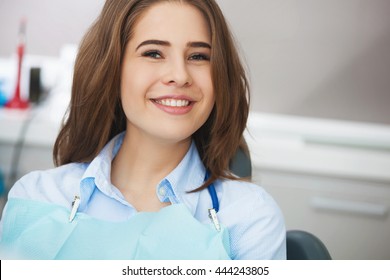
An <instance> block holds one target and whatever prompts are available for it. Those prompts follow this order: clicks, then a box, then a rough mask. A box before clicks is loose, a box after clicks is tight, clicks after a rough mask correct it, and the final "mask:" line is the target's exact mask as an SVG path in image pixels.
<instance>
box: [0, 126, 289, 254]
mask: <svg viewBox="0 0 390 280" xmlns="http://www.w3.org/2000/svg"><path fill="white" fill-rule="evenodd" d="M123 138H124V133H122V134H119V135H118V136H116V137H114V138H113V139H112V140H111V141H110V142H109V143H108V144H107V145H106V146H105V147H104V148H103V150H102V151H101V152H100V153H99V155H98V156H97V157H96V158H95V159H94V160H93V161H92V162H91V163H70V164H66V165H63V166H60V167H57V168H54V169H50V170H46V171H34V172H31V173H29V174H27V175H25V176H24V177H22V178H21V179H20V180H19V181H18V182H16V184H15V185H14V186H13V187H12V189H11V190H10V192H9V198H11V197H15V198H23V199H33V200H37V201H43V202H51V203H55V204H58V205H62V206H64V207H67V208H69V209H71V203H72V201H73V199H74V197H75V195H79V196H80V197H81V203H80V206H79V208H78V211H79V212H83V213H86V214H88V215H90V216H92V217H95V218H99V219H103V220H109V221H123V220H126V219H130V218H131V217H132V216H133V215H134V214H136V213H137V210H136V209H135V208H134V207H133V206H132V205H131V204H130V203H128V202H127V201H126V200H125V198H124V196H123V195H122V194H121V192H120V191H119V190H118V189H117V188H116V187H115V186H114V185H112V183H111V180H110V174H111V162H112V160H113V158H114V157H115V155H116V154H117V152H118V151H119V148H120V147H121V145H122V141H123ZM205 172H206V170H205V167H204V165H203V163H202V161H201V159H200V157H199V154H198V151H197V149H196V146H195V144H194V143H192V145H191V147H190V149H189V150H188V152H187V154H186V155H185V157H184V158H183V160H182V161H181V162H180V163H179V165H178V166H177V167H176V168H175V169H174V170H173V171H172V172H171V173H170V174H169V175H168V176H167V177H166V178H164V179H163V180H161V182H160V183H159V184H158V185H157V186H156V194H157V196H158V198H159V199H160V201H161V202H171V203H172V204H176V203H183V204H184V205H185V206H186V207H187V208H188V209H189V210H190V212H191V213H192V215H193V216H194V217H195V218H196V219H198V220H199V221H200V222H201V223H205V224H208V223H211V220H210V218H209V215H208V209H209V208H212V201H211V197H210V194H209V193H208V190H207V189H204V190H202V191H199V192H195V193H188V192H189V191H191V190H194V189H196V188H197V187H199V186H201V185H202V184H203V181H204V178H205ZM214 186H215V189H216V192H217V196H218V201H219V207H220V209H219V212H218V214H217V216H218V219H219V222H220V223H221V224H222V225H224V226H225V227H227V228H228V231H229V239H230V246H231V258H232V259H252V260H254V259H285V258H286V241H285V234H286V229H285V225H284V219H283V216H282V213H281V211H280V209H279V207H278V206H277V204H276V203H275V201H274V200H273V199H272V197H271V196H270V195H269V194H268V193H267V192H266V191H265V190H264V189H262V188H261V187H259V186H257V185H255V184H252V183H249V182H243V181H234V180H217V181H216V182H214ZM6 208H7V207H5V209H4V213H3V215H4V214H5V213H6V211H7V209H6ZM0 234H1V227H0Z"/></svg>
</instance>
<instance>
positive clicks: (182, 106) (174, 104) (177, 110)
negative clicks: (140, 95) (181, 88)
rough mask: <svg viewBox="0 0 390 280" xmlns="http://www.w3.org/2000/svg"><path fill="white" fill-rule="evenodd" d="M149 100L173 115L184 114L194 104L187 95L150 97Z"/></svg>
mask: <svg viewBox="0 0 390 280" xmlns="http://www.w3.org/2000/svg"><path fill="white" fill-rule="evenodd" d="M151 101H152V102H153V104H154V105H156V107H157V108H159V109H160V110H162V111H164V112H166V113H169V114H173V115H183V114H186V113H188V112H190V111H191V110H192V107H193V105H194V104H195V101H194V100H192V99H191V98H189V97H187V96H163V97H159V98H152V99H151Z"/></svg>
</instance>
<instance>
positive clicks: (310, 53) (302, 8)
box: [0, 0, 390, 124]
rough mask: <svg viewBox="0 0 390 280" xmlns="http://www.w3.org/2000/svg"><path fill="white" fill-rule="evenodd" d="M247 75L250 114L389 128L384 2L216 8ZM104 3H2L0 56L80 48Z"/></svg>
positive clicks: (265, 2)
mask: <svg viewBox="0 0 390 280" xmlns="http://www.w3.org/2000/svg"><path fill="white" fill-rule="evenodd" d="M218 2H219V3H220V5H221V8H222V9H223V11H224V12H225V15H226V17H227V18H228V20H229V22H230V23H231V26H232V28H233V30H234V32H235V34H236V38H237V41H238V42H239V44H240V46H241V48H242V50H243V53H245V58H246V61H247V64H248V66H249V68H250V72H251V80H252V89H253V99H252V100H253V104H252V108H253V109H254V110H256V111H262V112H268V113H278V114H293V115H302V116H315V117H321V118H335V119H345V120H355V121H367V122H379V123H386V124H390V114H389V113H388V109H387V108H388V107H389V106H390V79H389V78H388V77H389V74H388V73H390V56H389V55H388V51H389V50H390V16H389V15H390V1H389V0H369V1H368V0H315V1H313V0H240V1H236V0H218ZM103 3H104V1H103V0H83V1H77V0H70V1H60V0H0V38H1V39H0V40H1V44H0V56H7V55H10V54H11V53H12V52H13V51H14V48H15V44H16V34H17V30H18V21H19V18H20V17H21V16H23V15H25V16H26V17H27V18H28V29H27V32H28V51H29V52H30V53H33V54H48V55H57V54H58V51H59V48H60V47H61V45H62V44H64V43H78V42H79V40H80V38H81V37H82V34H83V33H84V32H85V30H86V29H87V27H88V26H89V25H90V23H91V22H92V21H93V20H94V18H95V17H96V16H97V14H98V13H99V10H100V9H101V7H102V5H103Z"/></svg>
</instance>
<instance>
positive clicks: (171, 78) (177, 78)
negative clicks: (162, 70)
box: [163, 59, 192, 87]
mask: <svg viewBox="0 0 390 280" xmlns="http://www.w3.org/2000/svg"><path fill="white" fill-rule="evenodd" d="M163 83H164V84H166V85H175V86H177V87H188V86H191V85H192V77H191V74H190V72H189V69H188V65H187V64H186V61H185V60H184V59H175V60H171V61H169V62H167V68H166V74H165V76H164V78H163Z"/></svg>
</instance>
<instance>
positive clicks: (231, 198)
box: [217, 180, 279, 210]
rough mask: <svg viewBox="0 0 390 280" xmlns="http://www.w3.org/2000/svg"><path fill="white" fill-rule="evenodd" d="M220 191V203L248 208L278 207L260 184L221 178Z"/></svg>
mask: <svg viewBox="0 0 390 280" xmlns="http://www.w3.org/2000/svg"><path fill="white" fill-rule="evenodd" d="M217 185H218V189H220V192H221V200H223V201H221V203H223V204H226V206H228V205H231V204H239V205H245V207H247V208H248V209H250V208H251V207H253V210H255V209H260V208H262V209H264V207H271V208H277V209H279V207H278V205H277V204H276V202H275V200H274V199H273V198H272V196H271V195H270V194H269V193H268V192H267V191H266V190H265V189H264V188H263V187H261V186H259V185H257V184H254V183H252V182H247V181H241V180H221V181H220V182H219V183H218V184H217Z"/></svg>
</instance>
